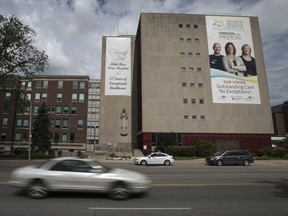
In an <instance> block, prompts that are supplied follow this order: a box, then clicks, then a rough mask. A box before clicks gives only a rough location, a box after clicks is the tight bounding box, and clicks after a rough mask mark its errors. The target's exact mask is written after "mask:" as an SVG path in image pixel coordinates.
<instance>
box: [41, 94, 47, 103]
mask: <svg viewBox="0 0 288 216" xmlns="http://www.w3.org/2000/svg"><path fill="white" fill-rule="evenodd" d="M42 102H47V93H43V94H42Z"/></svg>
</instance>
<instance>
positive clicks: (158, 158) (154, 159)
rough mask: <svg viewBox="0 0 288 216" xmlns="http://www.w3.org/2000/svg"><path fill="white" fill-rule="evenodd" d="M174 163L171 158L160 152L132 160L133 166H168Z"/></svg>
mask: <svg viewBox="0 0 288 216" xmlns="http://www.w3.org/2000/svg"><path fill="white" fill-rule="evenodd" d="M173 163H174V159H173V156H171V155H168V154H165V153H162V152H154V153H151V154H149V155H148V156H143V157H136V158H135V159H134V164H135V165H137V164H140V165H143V166H145V165H152V164H153V165H154V164H159V165H166V166H170V165H172V164H173Z"/></svg>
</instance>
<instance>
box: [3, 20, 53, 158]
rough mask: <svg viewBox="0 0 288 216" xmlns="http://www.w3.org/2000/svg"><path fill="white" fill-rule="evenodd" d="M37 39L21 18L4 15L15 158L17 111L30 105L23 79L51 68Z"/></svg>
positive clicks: (5, 69) (5, 83)
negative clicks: (35, 41)
mask: <svg viewBox="0 0 288 216" xmlns="http://www.w3.org/2000/svg"><path fill="white" fill-rule="evenodd" d="M34 37H36V32H35V31H34V30H33V29H32V28H30V27H29V26H28V25H24V23H23V22H22V21H21V20H19V19H18V18H17V17H15V16H11V17H8V18H6V17H4V16H2V15H0V91H4V92H8V93H10V94H11V97H10V101H9V105H10V106H11V107H14V108H13V110H14V117H13V123H12V124H13V125H12V128H13V130H12V136H11V154H13V149H14V146H13V143H14V132H15V121H16V115H17V108H18V107H19V106H20V105H21V103H22V102H23V103H22V104H27V103H26V102H27V101H26V100H25V96H26V94H25V90H24V89H22V88H21V83H20V76H26V77H33V76H34V74H36V73H38V72H43V71H44V70H45V67H46V66H48V56H47V55H46V54H45V51H39V50H38V49H37V48H36V47H35V46H34V45H33V42H34V41H33V39H34Z"/></svg>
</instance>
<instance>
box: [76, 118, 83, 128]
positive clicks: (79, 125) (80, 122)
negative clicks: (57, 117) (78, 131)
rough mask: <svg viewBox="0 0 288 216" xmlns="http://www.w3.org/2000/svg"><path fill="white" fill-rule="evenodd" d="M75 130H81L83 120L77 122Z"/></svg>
mask: <svg viewBox="0 0 288 216" xmlns="http://www.w3.org/2000/svg"><path fill="white" fill-rule="evenodd" d="M77 128H83V120H82V119H79V120H78V124H77Z"/></svg>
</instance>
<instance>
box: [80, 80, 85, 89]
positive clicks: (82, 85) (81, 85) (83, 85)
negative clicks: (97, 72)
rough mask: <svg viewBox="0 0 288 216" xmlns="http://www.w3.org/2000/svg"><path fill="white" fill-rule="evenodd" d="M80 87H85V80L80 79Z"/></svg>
mask: <svg viewBox="0 0 288 216" xmlns="http://www.w3.org/2000/svg"><path fill="white" fill-rule="evenodd" d="M79 88H80V89H85V82H84V81H80V82H79Z"/></svg>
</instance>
